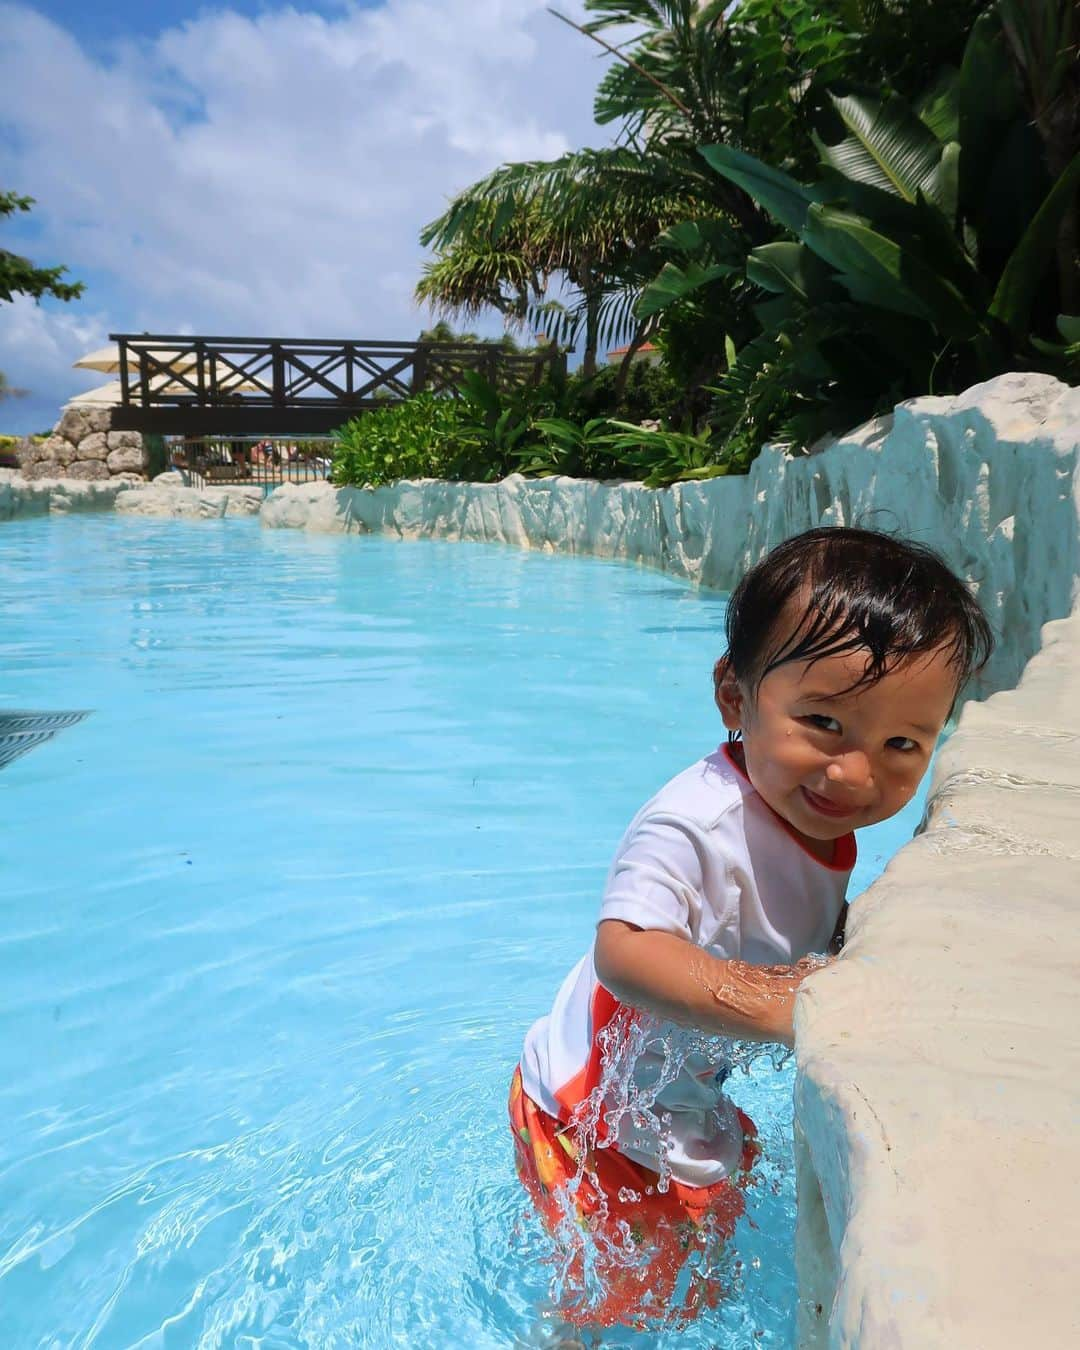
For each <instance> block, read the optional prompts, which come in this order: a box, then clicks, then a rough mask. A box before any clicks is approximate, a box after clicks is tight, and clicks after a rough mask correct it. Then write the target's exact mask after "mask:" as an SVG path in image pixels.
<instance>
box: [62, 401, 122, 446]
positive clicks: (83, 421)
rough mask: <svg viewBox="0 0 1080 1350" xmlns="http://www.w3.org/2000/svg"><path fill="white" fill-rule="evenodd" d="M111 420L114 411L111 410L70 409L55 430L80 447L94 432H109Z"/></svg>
mask: <svg viewBox="0 0 1080 1350" xmlns="http://www.w3.org/2000/svg"><path fill="white" fill-rule="evenodd" d="M111 420H112V410H111V409H109V408H68V409H67V411H66V412H65V413H64V415H63V417H61V418H60V421H59V422H57V424H56V426H55V427H54V428H53V430H54V432H55V433H57V434H58V435H60V436H64V437H66V438H67V440H69V441H74V442H75V444H76V445H78V443H79V442H80V441H81V440H82V439H83V437H84V436H89V435H90V434H91V433H92V432H95V431H108V429H109V423H110V422H111Z"/></svg>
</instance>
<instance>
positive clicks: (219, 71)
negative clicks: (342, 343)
mask: <svg viewBox="0 0 1080 1350" xmlns="http://www.w3.org/2000/svg"><path fill="white" fill-rule="evenodd" d="M568 8H569V10H570V12H571V13H573V12H574V11H575V10H580V5H579V4H578V3H577V2H576V0H575V3H574V4H572V5H570V6H568ZM0 68H2V69H3V70H4V72H5V76H4V80H3V82H2V84H0V123H3V124H5V125H6V126H7V127H8V128H10V129H11V131H12V132H13V133H14V134H13V136H11V137H10V138H9V140H10V142H11V143H10V144H9V145H7V146H6V147H5V148H4V149H3V150H0V181H3V182H4V183H5V185H7V184H10V185H11V186H13V187H16V188H17V189H18V190H19V191H21V192H26V193H30V194H32V195H33V196H34V197H35V198H36V199H37V203H38V204H37V206H36V207H35V210H34V213H33V216H32V217H31V218H30V220H31V222H32V224H31V225H30V227H29V228H31V229H32V230H33V234H32V235H26V236H21V235H19V234H18V232H17V230H12V231H5V234H10V236H11V239H12V242H8V241H7V239H5V243H7V246H8V247H15V248H17V249H19V250H20V251H23V252H26V253H28V254H29V255H30V256H31V257H34V258H35V259H40V261H41V262H42V263H45V264H51V263H53V262H55V261H57V260H61V261H63V262H66V263H67V264H68V265H69V266H70V268H71V270H72V273H73V275H75V276H79V277H84V278H86V279H87V280H88V281H89V282H90V286H89V288H88V291H87V294H86V297H85V299H84V301H82V302H76V304H75V305H73V306H70V307H66V308H65V307H59V306H57V307H48V308H41V309H35V308H34V307H33V306H30V307H26V306H19V307H11V306H4V307H3V308H2V309H0V369H3V370H5V371H6V373H7V374H8V377H9V379H10V380H11V382H12V383H13V384H18V385H29V386H30V387H32V388H34V389H35V390H36V391H39V392H40V393H41V394H42V395H43V396H45V397H46V398H52V399H53V400H54V402H57V403H58V402H59V401H61V400H62V399H63V398H65V397H67V396H68V395H70V393H72V392H74V390H75V389H77V388H80V387H83V386H82V384H81V381H80V378H79V377H78V376H77V375H76V374H75V373H74V372H71V371H70V369H67V368H66V367H67V366H69V365H70V359H69V358H71V359H73V356H74V355H77V354H78V352H77V351H76V350H74V348H75V346H76V345H77V344H78V343H79V342H81V341H82V334H83V333H84V332H85V333H92V334H93V337H92V342H96V341H98V339H99V338H100V337H102V336H103V335H104V332H107V331H108V330H110V329H111V330H113V331H142V330H144V329H145V330H149V331H152V332H177V331H201V332H206V333H213V332H219V333H242V332H250V333H255V334H266V335H268V336H269V335H273V334H278V335H283V336H305V335H308V336H335V335H346V334H347V335H350V336H356V337H365V336H366V337H375V338H387V337H405V336H409V335H411V334H412V333H415V332H416V331H417V329H418V328H419V326H420V325H421V323H422V322H423V321H424V316H422V315H421V314H419V313H418V312H417V311H416V309H415V308H414V306H413V303H412V298H411V297H412V288H413V285H414V284H415V281H416V279H417V277H418V276H419V271H420V264H421V261H422V257H423V251H422V250H421V249H420V246H419V244H418V242H417V234H418V231H419V229H420V227H421V225H423V224H424V223H425V222H426V221H427V220H429V219H431V218H432V217H433V216H435V215H437V214H438V213H439V211H440V210H441V209H442V205H443V202H444V201H445V199H446V198H447V197H448V196H449V195H451V194H452V193H453V192H454V191H455V190H457V189H459V188H461V187H463V186H465V185H466V184H467V183H469V182H471V181H473V180H475V179H476V178H478V177H480V176H481V175H483V174H484V173H486V172H487V171H488V170H489V169H491V168H493V167H495V166H496V165H497V164H499V163H501V162H503V161H505V160H509V159H526V158H548V157H550V156H553V155H556V154H558V153H560V152H561V151H562V150H564V149H566V148H567V147H569V146H574V145H581V144H584V143H586V142H588V141H592V142H593V143H600V142H602V141H603V139H604V138H605V136H606V133H605V132H604V131H602V130H600V129H597V128H595V127H594V126H593V124H592V118H591V113H590V108H591V103H592V94H593V90H594V88H595V85H596V82H597V80H598V78H599V75H600V72H601V68H602V67H601V66H600V65H599V64H598V62H597V61H596V59H595V48H592V47H591V46H590V44H588V43H587V42H586V41H585V39H583V38H581V37H579V36H576V35H575V34H574V33H572V32H571V31H570V30H569V29H568V28H567V27H566V26H565V25H563V24H559V23H558V22H557V21H555V20H554V19H552V18H551V17H550V16H549V15H548V14H547V13H545V0H386V3H385V4H383V5H381V6H380V7H378V8H375V9H355V8H349V9H348V10H346V11H345V12H343V13H342V14H341V15H340V16H339V17H335V18H326V17H323V16H320V15H317V14H314V13H305V12H302V11H301V10H299V9H295V8H284V9H278V10H273V11H268V12H265V13H263V14H261V15H259V16H258V17H255V18H248V17H244V16H241V15H238V14H236V13H232V12H230V11H228V10H221V11H216V12H207V11H203V12H202V13H201V14H200V15H199V17H198V18H196V19H193V20H191V21H189V22H186V23H184V24H183V25H182V26H180V27H176V28H172V29H168V30H166V31H163V32H162V33H160V34H159V35H158V36H157V37H156V38H155V39H153V40H151V41H149V42H146V43H142V44H131V45H129V46H126V47H124V48H122V49H118V50H117V51H116V52H114V53H113V55H112V58H111V60H109V61H102V60H100V59H97V58H95V57H93V56H91V55H89V54H88V53H87V52H86V51H84V50H83V49H81V48H80V46H79V45H78V43H77V42H76V41H75V39H74V38H73V37H72V36H71V35H70V34H69V33H67V32H66V31H65V30H63V29H62V28H60V27H58V26H57V25H55V24H53V23H51V22H50V21H49V20H47V19H45V18H44V17H43V16H42V15H40V14H38V13H36V12H35V11H34V10H32V9H30V8H27V7H26V6H24V5H3V4H0ZM91 315H92V317H89V316H91ZM92 342H91V344H90V345H92ZM16 406H17V405H15V404H8V405H7V407H6V408H5V410H4V412H3V413H2V414H0V419H2V420H3V422H4V423H5V425H8V424H10V423H11V421H12V415H13V413H14V412H15V410H16ZM27 415H28V414H27ZM24 420H25V418H24ZM37 420H40V418H36V419H35V421H34V425H35V426H36V423H37Z"/></svg>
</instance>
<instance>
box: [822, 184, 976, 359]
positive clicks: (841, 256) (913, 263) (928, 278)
mask: <svg viewBox="0 0 1080 1350" xmlns="http://www.w3.org/2000/svg"><path fill="white" fill-rule="evenodd" d="M803 237H804V239H805V241H806V243H807V244H808V245H809V247H810V248H812V249H813V250H814V252H815V253H817V254H818V256H819V257H822V258H824V259H825V261H826V262H829V263H831V264H832V265H833V266H834V267H835V268H836V269H837V271H838V272H839V273H840V281H841V283H842V284H843V286H844V287H845V289H846V290H847V291H848V293H849V294H850V295H851V296H852V297H853V298H854V299H857V300H862V301H864V302H865V303H867V304H872V305H880V306H881V307H882V308H883V309H891V310H895V311H896V312H897V313H899V314H909V315H912V316H914V317H916V318H923V319H927V320H928V321H929V322H930V323H932V324H933V325H934V327H935V328H937V329H938V331H939V332H941V333H943V334H945V335H946V336H948V337H956V338H961V339H966V338H970V337H972V336H973V335H974V334H975V333H976V332H978V331H979V327H980V324H979V320H978V317H977V315H976V314H975V313H974V312H973V311H972V310H971V309H970V307H969V306H968V305H967V304H966V303H965V302H964V299H963V297H962V296H961V295H960V293H959V292H958V291H957V290H956V288H955V287H954V286H953V285H951V284H950V283H949V282H948V281H946V280H945V279H944V278H942V277H941V276H939V275H938V274H937V273H936V272H935V271H934V270H933V269H932V268H930V267H927V266H926V264H925V263H923V262H922V261H921V260H920V259H918V258H917V257H915V256H914V254H912V253H911V252H910V251H908V250H906V249H904V248H903V247H902V246H901V245H899V244H897V243H896V242H895V240H893V239H889V238H887V237H886V236H885V235H883V234H878V233H877V231H876V230H873V229H871V228H870V226H869V225H867V224H866V222H865V221H863V220H860V219H859V218H858V217H857V216H851V215H848V214H846V213H844V212H841V211H835V210H832V209H830V208H829V207H824V206H812V207H811V208H810V211H809V215H808V218H807V224H806V229H805V231H804V232H803Z"/></svg>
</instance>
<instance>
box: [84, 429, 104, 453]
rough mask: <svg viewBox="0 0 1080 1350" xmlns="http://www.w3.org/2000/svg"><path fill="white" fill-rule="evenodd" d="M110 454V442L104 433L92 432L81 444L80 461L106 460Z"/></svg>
mask: <svg viewBox="0 0 1080 1350" xmlns="http://www.w3.org/2000/svg"><path fill="white" fill-rule="evenodd" d="M108 453H109V441H108V437H107V435H106V433H105V432H104V431H92V432H91V433H90V434H89V435H88V436H84V437H83V438H82V440H81V441H80V442H79V459H104V458H105V457H106V455H108Z"/></svg>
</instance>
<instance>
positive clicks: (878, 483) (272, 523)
mask: <svg viewBox="0 0 1080 1350" xmlns="http://www.w3.org/2000/svg"><path fill="white" fill-rule="evenodd" d="M1078 426H1080V391H1077V390H1073V389H1069V388H1067V387H1066V386H1065V385H1062V384H1059V383H1058V381H1056V380H1054V379H1051V378H1050V377H1049V376H1043V375H1004V376H1002V377H1000V378H999V379H997V380H993V381H991V382H990V383H989V384H986V385H979V386H976V387H975V388H974V389H971V390H968V392H967V393H966V394H963V395H961V396H959V397H957V398H924V399H918V400H915V401H913V402H911V403H907V404H901V405H900V406H899V407H898V408H897V409H896V412H895V414H894V416H893V417H891V418H888V419H883V420H881V421H879V422H877V423H872V424H870V425H869V426H867V427H864V428H861V429H860V430H859V431H857V432H854V433H852V435H851V436H848V437H845V438H844V439H842V440H840V441H838V442H837V443H835V444H834V445H832V446H831V447H830V448H829V449H827V450H825V451H823V452H821V453H820V454H815V455H811V456H804V457H801V458H793V457H791V456H790V455H787V454H785V453H784V452H783V451H781V450H777V449H767V450H765V452H764V453H763V454H762V455H761V456H760V458H759V459H758V460H757V461H756V463H755V464H754V466H753V468H752V469H751V472H750V474H749V475H748V476H747V477H743V478H719V479H711V480H708V481H707V482H703V483H679V484H676V485H675V486H674V487H672V488H671V489H670V490H668V491H665V492H657V491H654V490H652V489H649V488H644V487H642V486H641V485H640V484H639V483H623V484H615V485H610V486H609V485H604V484H600V483H593V482H582V481H580V480H577V479H569V478H547V479H540V480H526V479H524V478H521V477H520V476H517V475H515V476H512V477H510V478H507V479H505V480H504V481H503V482H501V483H493V484H482V483H444V482H436V481H425V482H415V483H411V482H410V483H399V484H396V485H394V486H393V487H386V488H378V489H376V490H375V491H368V490H364V489H358V488H344V489H335V488H333V487H331V486H330V485H329V484H326V483H313V484H302V485H299V484H286V485H285V486H283V487H281V488H278V489H277V490H276V491H275V492H274V493H273V494H272V496H271V497H270V498H269V499H268V500H267V503H266V505H265V506H264V508H263V511H262V521H263V524H264V525H266V526H268V527H271V528H286V527H292V528H299V529H313V530H322V531H340V532H361V533H363V532H367V531H381V532H384V533H390V534H395V535H397V536H399V537H401V538H421V537H433V538H435V537H437V538H443V539H471V540H488V541H491V542H497V543H506V544H513V545H515V546H518V547H527V548H538V549H544V550H557V551H559V552H565V553H590V554H595V555H598V556H601V557H613V558H626V559H630V560H632V561H636V562H641V563H646V564H648V565H650V566H656V567H662V568H663V569H664V570H665V571H669V572H673V573H675V574H677V575H679V576H683V577H687V578H689V579H690V580H691V581H694V582H697V583H699V584H701V585H705V586H715V587H719V588H721V589H730V587H731V586H732V585H733V584H734V582H735V580H736V579H737V578H738V577H739V575H741V573H742V572H743V571H744V570H745V568H746V567H747V566H748V565H749V564H750V563H751V562H753V561H754V560H755V559H757V558H760V557H762V556H763V555H764V554H765V553H766V552H767V551H768V550H769V549H770V548H771V547H772V546H773V545H774V544H777V543H779V542H780V540H782V539H785V538H787V537H788V536H789V535H791V534H795V533H798V532H799V531H800V530H804V529H809V528H811V527H812V526H815V525H820V524H835V525H845V524H846V525H850V524H856V525H860V524H861V525H868V526H871V527H877V528H891V529H899V530H900V531H902V532H903V533H904V534H907V535H909V536H911V537H912V538H915V539H918V540H920V541H921V542H923V543H926V544H930V545H931V546H932V547H934V548H937V549H939V550H940V551H941V552H942V553H943V554H944V555H945V556H946V558H948V560H949V561H950V563H951V564H952V565H953V566H954V567H955V568H956V569H957V570H958V571H959V572H961V573H962V574H963V575H965V576H968V577H970V578H971V579H972V580H973V582H974V583H975V585H976V589H977V591H978V594H979V598H980V599H981V600H982V602H983V604H984V606H985V608H986V610H987V613H988V614H989V617H990V620H991V622H992V623H993V624H994V626H995V628H996V629H997V630H998V631H999V632H1000V633H1001V634H1002V637H1003V640H1002V642H1001V643H1000V645H999V648H998V651H997V653H996V654H995V656H994V658H993V661H992V663H991V665H990V666H989V667H988V670H987V672H986V676H985V678H984V680H983V682H982V686H981V689H982V691H986V690H989V689H993V688H1003V687H1005V686H1007V685H1011V684H1014V683H1015V682H1016V680H1017V679H1018V678H1019V675H1020V672H1021V670H1022V669H1023V667H1024V664H1025V662H1026V661H1027V660H1028V658H1029V657H1030V656H1031V655H1032V654H1033V653H1034V652H1035V651H1036V650H1037V649H1038V645H1039V629H1040V627H1041V626H1042V624H1043V623H1045V622H1046V621H1047V620H1048V619H1051V618H1060V617H1061V616H1063V615H1065V614H1067V613H1068V612H1069V609H1070V607H1071V604H1072V598H1073V586H1074V581H1075V578H1076V574H1077V569H1078V559H1080V549H1078V543H1077V530H1076V511H1077V503H1076V499H1075V487H1074V479H1075V470H1076V462H1077V427H1078ZM1018 578H1021V579H1022V584H1018V581H1017V579H1018Z"/></svg>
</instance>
